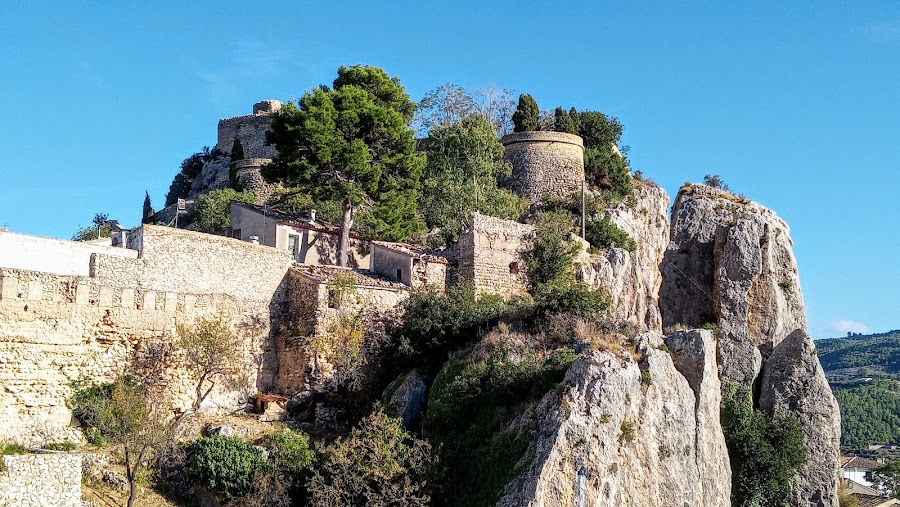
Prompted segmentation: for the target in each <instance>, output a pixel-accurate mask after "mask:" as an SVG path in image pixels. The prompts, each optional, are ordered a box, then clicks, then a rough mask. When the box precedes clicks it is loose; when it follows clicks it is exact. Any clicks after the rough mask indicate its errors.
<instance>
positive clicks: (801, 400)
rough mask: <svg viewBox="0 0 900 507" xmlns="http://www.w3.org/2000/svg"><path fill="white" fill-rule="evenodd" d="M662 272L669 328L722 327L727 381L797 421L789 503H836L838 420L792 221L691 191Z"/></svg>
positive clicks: (720, 353)
mask: <svg viewBox="0 0 900 507" xmlns="http://www.w3.org/2000/svg"><path fill="white" fill-rule="evenodd" d="M660 270H661V272H662V276H663V283H662V287H661V289H660V312H661V314H662V319H663V325H664V326H666V327H667V328H669V327H670V326H671V327H678V326H687V327H697V326H701V325H703V324H715V325H716V326H718V336H717V338H718V339H717V344H716V345H717V359H718V368H719V378H720V379H721V381H722V383H723V384H729V383H738V384H741V385H744V386H754V393H753V395H754V398H755V400H756V401H757V403H758V404H759V406H760V408H761V409H762V410H764V411H765V412H767V413H769V414H785V413H786V414H789V415H792V416H794V417H796V418H797V419H798V420H799V422H800V424H801V426H802V428H803V432H804V436H805V441H806V446H807V449H808V451H809V460H808V461H807V463H806V465H805V466H804V468H803V469H801V470H800V471H799V472H798V474H797V476H796V477H795V478H794V491H793V497H792V499H791V505H793V506H797V507H799V506H808V505H815V506H828V507H832V506H836V505H837V480H836V479H837V460H838V456H839V451H840V446H839V444H840V413H839V412H838V408H837V402H836V401H835V399H834V396H833V395H832V393H831V390H830V389H829V387H828V383H827V381H826V380H825V376H824V373H823V372H822V367H821V365H820V364H819V360H818V358H817V357H816V353H815V345H814V344H813V342H812V339H810V338H809V335H807V334H806V331H805V330H806V325H807V324H806V316H805V312H804V307H803V296H802V294H801V292H800V284H799V278H798V274H797V263H796V261H795V259H794V254H793V250H792V241H791V238H790V235H789V230H788V227H787V224H785V223H784V221H782V220H781V219H780V218H779V217H778V216H777V215H776V214H775V213H774V212H772V211H771V210H768V209H766V208H764V207H763V206H760V205H759V204H757V203H754V202H751V201H748V200H746V199H744V198H742V197H738V196H735V195H733V194H731V193H729V192H725V191H723V190H720V189H717V188H712V187H708V186H705V185H685V186H684V187H682V188H681V190H680V191H679V193H678V197H677V198H676V200H675V206H674V208H673V210H672V227H671V242H670V244H669V248H668V250H667V251H666V254H665V258H664V260H663V262H662V264H661V265H660Z"/></svg>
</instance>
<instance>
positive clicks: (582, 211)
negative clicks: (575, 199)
mask: <svg viewBox="0 0 900 507" xmlns="http://www.w3.org/2000/svg"><path fill="white" fill-rule="evenodd" d="M584 215H585V213H584V178H581V239H586V238H585V230H586V224H585V221H584Z"/></svg>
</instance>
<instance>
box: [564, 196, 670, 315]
mask: <svg viewBox="0 0 900 507" xmlns="http://www.w3.org/2000/svg"><path fill="white" fill-rule="evenodd" d="M634 193H635V198H636V200H635V202H634V203H632V205H628V204H626V203H620V204H618V205H616V206H614V207H612V208H610V209H608V210H606V211H605V212H604V215H605V216H606V217H607V218H609V219H610V220H612V221H613V222H614V223H615V224H616V225H617V226H618V227H619V228H620V229H622V230H624V231H625V232H627V233H628V234H629V235H630V236H631V237H632V238H633V239H634V240H635V241H636V242H637V248H636V249H635V251H634V252H628V251H627V250H624V249H621V248H612V249H610V250H609V251H607V252H606V254H604V255H594V256H590V257H589V258H588V257H585V258H583V260H582V262H581V263H579V265H578V266H577V269H578V277H579V278H580V279H581V280H583V281H584V282H586V283H588V284H589V285H591V286H592V287H595V288H603V289H604V290H606V291H607V292H609V294H610V296H611V297H612V299H613V315H612V317H613V320H615V321H616V322H619V323H622V324H630V325H632V326H635V327H636V328H637V329H638V330H641V331H656V332H662V319H661V317H660V314H659V304H658V299H657V298H658V296H659V287H660V284H661V283H662V276H661V274H660V271H659V265H660V263H661V262H662V260H663V255H664V254H665V252H666V246H667V245H668V243H669V220H668V218H667V217H666V213H667V212H668V208H669V196H668V194H666V191H665V190H663V189H662V188H660V187H658V186H656V185H655V184H652V183H639V184H637V185H636V187H635V191H634Z"/></svg>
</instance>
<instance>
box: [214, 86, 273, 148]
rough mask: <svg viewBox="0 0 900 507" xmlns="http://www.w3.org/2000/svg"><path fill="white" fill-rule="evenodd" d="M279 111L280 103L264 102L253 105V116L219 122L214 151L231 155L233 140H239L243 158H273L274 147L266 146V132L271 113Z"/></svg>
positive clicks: (237, 117) (224, 119) (225, 119)
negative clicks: (242, 148) (242, 149)
mask: <svg viewBox="0 0 900 507" xmlns="http://www.w3.org/2000/svg"><path fill="white" fill-rule="evenodd" d="M280 109H281V102H279V101H277V100H264V101H262V102H257V103H256V104H254V105H253V114H248V115H244V116H234V117H232V118H223V119H221V120H219V135H218V140H217V142H216V149H218V150H219V151H221V152H222V153H228V154H231V146H232V144H233V143H234V138H235V137H237V138H238V139H240V140H241V146H243V147H244V157H245V158H269V159H270V158H273V157H274V156H275V153H276V151H275V147H274V146H267V145H266V132H267V131H268V130H269V121H270V119H271V118H270V116H269V115H271V114H272V113H274V112H277V111H278V110H280Z"/></svg>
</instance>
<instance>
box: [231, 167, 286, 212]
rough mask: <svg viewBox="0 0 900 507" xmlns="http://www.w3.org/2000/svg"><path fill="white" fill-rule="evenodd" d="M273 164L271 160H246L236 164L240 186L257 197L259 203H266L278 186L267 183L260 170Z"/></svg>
mask: <svg viewBox="0 0 900 507" xmlns="http://www.w3.org/2000/svg"><path fill="white" fill-rule="evenodd" d="M270 162H272V159H270V158H246V159H244V160H238V161H237V162H235V163H234V165H235V172H236V176H237V181H238V184H239V185H240V186H241V188H243V189H244V190H246V191H249V192H253V194H254V195H256V198H257V200H258V201H257V202H266V199H268V198H269V196H270V195H272V192H274V191H275V189H276V188H278V185H274V184H272V183H268V182H266V180H264V179H263V177H262V174H261V173H260V172H259V171H260V168H261V167H262V166H264V165H266V164H268V163H270Z"/></svg>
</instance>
